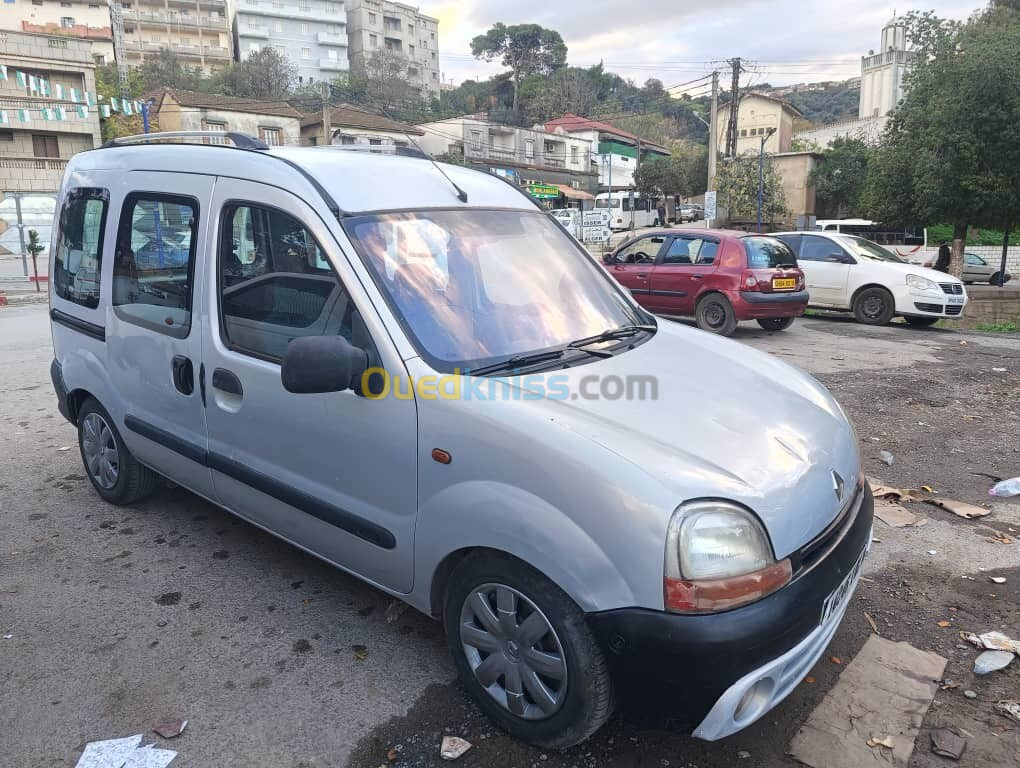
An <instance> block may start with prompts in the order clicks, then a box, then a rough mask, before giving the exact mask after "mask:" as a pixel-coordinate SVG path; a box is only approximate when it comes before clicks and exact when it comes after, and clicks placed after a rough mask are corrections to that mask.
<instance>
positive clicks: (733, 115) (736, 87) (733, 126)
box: [726, 56, 744, 157]
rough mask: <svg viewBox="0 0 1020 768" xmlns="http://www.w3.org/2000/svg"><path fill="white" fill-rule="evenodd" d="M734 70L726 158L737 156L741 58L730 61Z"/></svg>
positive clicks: (727, 127) (727, 126)
mask: <svg viewBox="0 0 1020 768" xmlns="http://www.w3.org/2000/svg"><path fill="white" fill-rule="evenodd" d="M730 66H731V67H732V68H733V81H732V84H731V86H730V119H729V122H728V123H727V125H726V157H736V156H737V113H738V112H739V111H740V73H741V72H743V71H744V70H743V67H741V66H740V57H739V56H737V57H736V58H735V59H730Z"/></svg>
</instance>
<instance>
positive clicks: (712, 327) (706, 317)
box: [695, 293, 737, 336]
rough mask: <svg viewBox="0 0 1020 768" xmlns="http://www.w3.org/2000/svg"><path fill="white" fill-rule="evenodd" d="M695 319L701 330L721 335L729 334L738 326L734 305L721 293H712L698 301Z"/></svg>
mask: <svg viewBox="0 0 1020 768" xmlns="http://www.w3.org/2000/svg"><path fill="white" fill-rule="evenodd" d="M695 320H696V321H697V323H698V327H699V328H700V329H701V330H703V331H708V332H709V333H717V334H719V335H720V336H729V335H730V334H732V333H733V331H734V330H736V328H737V316H736V314H735V313H734V312H733V305H732V304H730V300H729V299H727V298H726V297H725V296H723V295H722V294H721V293H710V294H708V295H707V296H705V297H704V298H702V299H701V300H700V301H699V302H698V308H697V310H696V311H695Z"/></svg>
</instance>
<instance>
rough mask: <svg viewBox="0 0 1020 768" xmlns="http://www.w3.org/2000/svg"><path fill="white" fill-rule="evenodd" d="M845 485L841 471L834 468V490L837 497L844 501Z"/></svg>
mask: <svg viewBox="0 0 1020 768" xmlns="http://www.w3.org/2000/svg"><path fill="white" fill-rule="evenodd" d="M844 485H845V484H844V482H843V478H842V477H840V474H839V472H837V471H836V470H832V490H833V493H835V494H836V498H837V499H839V500H840V501H843V487H844Z"/></svg>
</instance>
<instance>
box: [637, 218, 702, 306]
mask: <svg viewBox="0 0 1020 768" xmlns="http://www.w3.org/2000/svg"><path fill="white" fill-rule="evenodd" d="M718 254H719V241H718V240H716V239H714V238H708V237H700V236H698V235H677V236H675V237H674V238H673V239H672V240H671V241H670V243H669V245H668V247H667V248H666V249H665V251H664V252H663V254H662V255H661V257H660V258H659V261H658V263H657V264H656V265H655V269H653V270H652V277H651V284H650V286H649V287H650V291H649V293H650V294H651V295H650V297H649V304H648V308H649V309H653V310H654V311H656V312H662V313H664V314H668V315H693V314H694V304H695V301H696V300H697V297H698V293H699V291H700V290H701V288H702V286H703V285H704V284H705V280H706V279H707V278H709V277H710V276H711V274H712V273H713V272H714V271H715V266H716V258H717V256H718Z"/></svg>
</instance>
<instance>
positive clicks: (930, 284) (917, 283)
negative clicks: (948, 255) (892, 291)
mask: <svg viewBox="0 0 1020 768" xmlns="http://www.w3.org/2000/svg"><path fill="white" fill-rule="evenodd" d="M907 285H909V286H910V287H911V288H916V289H917V290H919V291H937V290H939V286H938V284H937V283H936V282H935V281H934V280H929V279H928V278H927V277H921V276H920V275H907Z"/></svg>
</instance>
